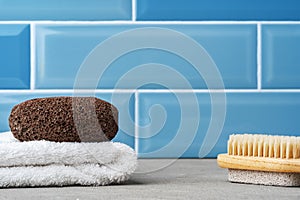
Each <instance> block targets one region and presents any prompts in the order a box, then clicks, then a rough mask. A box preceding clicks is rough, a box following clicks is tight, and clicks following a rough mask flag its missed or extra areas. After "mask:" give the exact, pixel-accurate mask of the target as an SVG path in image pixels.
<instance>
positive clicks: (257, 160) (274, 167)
mask: <svg viewBox="0 0 300 200" xmlns="http://www.w3.org/2000/svg"><path fill="white" fill-rule="evenodd" d="M217 162H218V165H219V166H220V167H222V168H229V169H244V170H254V171H268V172H294V173H300V159H281V158H266V157H252V156H233V155H228V154H219V155H218V159H217Z"/></svg>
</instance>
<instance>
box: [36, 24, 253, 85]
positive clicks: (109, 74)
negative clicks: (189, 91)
mask: <svg viewBox="0 0 300 200" xmlns="http://www.w3.org/2000/svg"><path fill="white" fill-rule="evenodd" d="M153 26H155V27H157V28H163V29H171V30H173V31H176V32H180V33H183V34H185V35H186V36H188V37H190V38H191V40H195V41H196V42H197V43H198V44H200V45H201V46H203V48H204V49H205V50H206V51H207V52H208V54H209V55H210V56H211V57H212V59H213V60H214V62H215V63H216V65H217V66H218V70H219V71H220V73H221V76H222V78H223V81H224V84H225V88H255V87H256V82H257V80H256V78H257V77H256V74H257V72H256V67H255V66H256V26H255V25H184V26H183V25H173V26H171V25H168V26H159V25H152V27H153ZM147 27H149V26H145V25H143V26H136V25H135V26H132V25H126V26H114V25H113V26H112V25H109V26H107V25H102V26H99V25H98V26H51V25H50V26H37V27H36V29H37V31H38V33H37V36H36V37H37V40H36V49H37V60H36V63H37V67H36V74H37V83H36V84H37V85H36V87H37V88H41V89H42V88H43V89H45V88H47V89H53V88H69V89H70V88H73V86H74V83H75V81H76V75H77V72H78V71H79V69H80V66H81V64H82V63H83V61H84V59H85V58H86V57H87V56H88V55H89V53H90V52H91V50H93V49H94V48H95V47H96V46H97V45H98V44H99V43H101V42H103V41H104V40H107V39H108V38H109V37H111V36H113V35H115V34H121V33H122V32H123V31H128V30H132V29H139V28H147ZM172 34H174V33H172ZM172 34H170V35H166V37H169V38H170V37H173V38H174V39H173V41H176V40H177V39H176V37H175V36H173V35H172ZM136 37H141V38H145V40H146V39H147V40H153V42H154V41H158V42H162V41H163V40H165V37H162V36H161V35H158V36H157V37H154V36H152V37H151V39H149V35H147V34H146V35H145V34H139V35H137V34H135V35H134V36H127V37H124V38H123V40H121V41H120V42H119V43H120V45H122V43H123V45H125V43H126V41H128V40H132V42H134V40H135V39H136ZM224 49H227V50H226V51H224ZM107 51H108V50H107ZM112 51H115V49H112ZM198 54H199V53H198ZM195 55H197V52H195ZM100 56H101V55H99V59H101V58H100ZM117 56H118V58H117V59H116V60H114V61H113V62H112V63H111V65H109V66H107V67H106V68H107V69H106V73H104V74H103V75H102V77H101V80H100V81H99V84H98V85H97V88H99V89H100V88H116V87H115V84H116V83H117V81H118V80H119V79H120V78H121V76H122V75H124V74H125V73H126V72H128V71H130V70H132V69H133V68H134V67H137V66H139V65H142V64H144V63H160V64H164V65H167V66H169V67H170V68H173V69H174V70H176V71H178V72H179V73H181V74H182V75H183V76H184V77H185V78H187V79H188V80H189V81H190V84H191V87H192V88H194V89H200V88H206V87H207V86H206V84H205V82H204V80H203V78H202V77H201V75H200V74H198V73H197V71H196V70H193V66H192V65H191V64H190V63H189V62H188V60H186V58H181V57H179V56H177V55H174V54H173V55H172V53H171V52H168V51H162V50H161V49H159V48H158V47H157V48H153V49H150V48H144V49H143V50H135V51H133V52H129V53H128V54H126V55H117ZM199 56H200V55H199ZM152 75H153V76H154V77H156V78H158V77H161V79H165V76H166V74H162V73H160V72H159V71H157V72H153V73H152ZM90 78H91V77H90V76H87V77H86V79H90ZM168 78H169V80H168V81H169V82H170V85H169V87H172V88H178V89H185V88H184V86H183V85H182V84H180V82H177V81H176V77H168ZM172 78H173V79H172ZM205 78H207V79H211V80H212V82H214V79H215V78H216V77H214V76H209V77H205ZM143 79H144V77H143V76H139V75H137V76H134V77H132V78H129V81H127V82H125V83H124V84H122V85H120V86H119V87H117V88H127V89H130V88H133V89H134V88H135V84H134V83H137V82H141V81H142V80H143ZM85 81H88V80H85ZM148 88H149V86H148ZM150 88H159V87H158V86H157V85H156V86H153V85H151V86H150ZM213 88H214V89H216V88H217V86H213Z"/></svg>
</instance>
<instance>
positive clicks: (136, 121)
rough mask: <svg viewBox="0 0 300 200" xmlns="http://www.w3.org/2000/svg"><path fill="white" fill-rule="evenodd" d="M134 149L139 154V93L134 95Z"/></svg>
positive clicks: (136, 92)
mask: <svg viewBox="0 0 300 200" xmlns="http://www.w3.org/2000/svg"><path fill="white" fill-rule="evenodd" d="M134 99H135V101H134V149H135V152H136V154H137V155H138V153H139V112H138V109H139V92H138V90H136V91H135V93H134Z"/></svg>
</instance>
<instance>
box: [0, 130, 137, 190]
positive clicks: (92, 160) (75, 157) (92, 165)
mask: <svg viewBox="0 0 300 200" xmlns="http://www.w3.org/2000/svg"><path fill="white" fill-rule="evenodd" d="M136 165H137V158H136V154H135V152H134V151H133V150H132V149H131V148H130V147H128V146H127V145H125V144H121V143H113V142H101V143H76V142H74V143H73V142H72V143H71V142H60V143H58V142H51V141H30V142H19V141H17V140H16V139H15V138H14V137H13V136H12V134H11V133H10V132H6V133H1V134H0V187H28V186H30V187H34V186H65V185H93V186H100V185H108V184H112V183H121V182H123V181H125V180H127V179H128V178H129V176H130V174H132V173H133V172H134V170H135V169H136Z"/></svg>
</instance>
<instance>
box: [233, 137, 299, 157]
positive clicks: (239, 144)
mask: <svg viewBox="0 0 300 200" xmlns="http://www.w3.org/2000/svg"><path fill="white" fill-rule="evenodd" d="M228 154H229V155H237V156H254V157H269V158H286V159H290V158H292V159H297V158H300V137H295V136H271V135H258V134H256V135H253V134H251V135H250V134H235V135H230V137H229V140H228Z"/></svg>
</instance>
